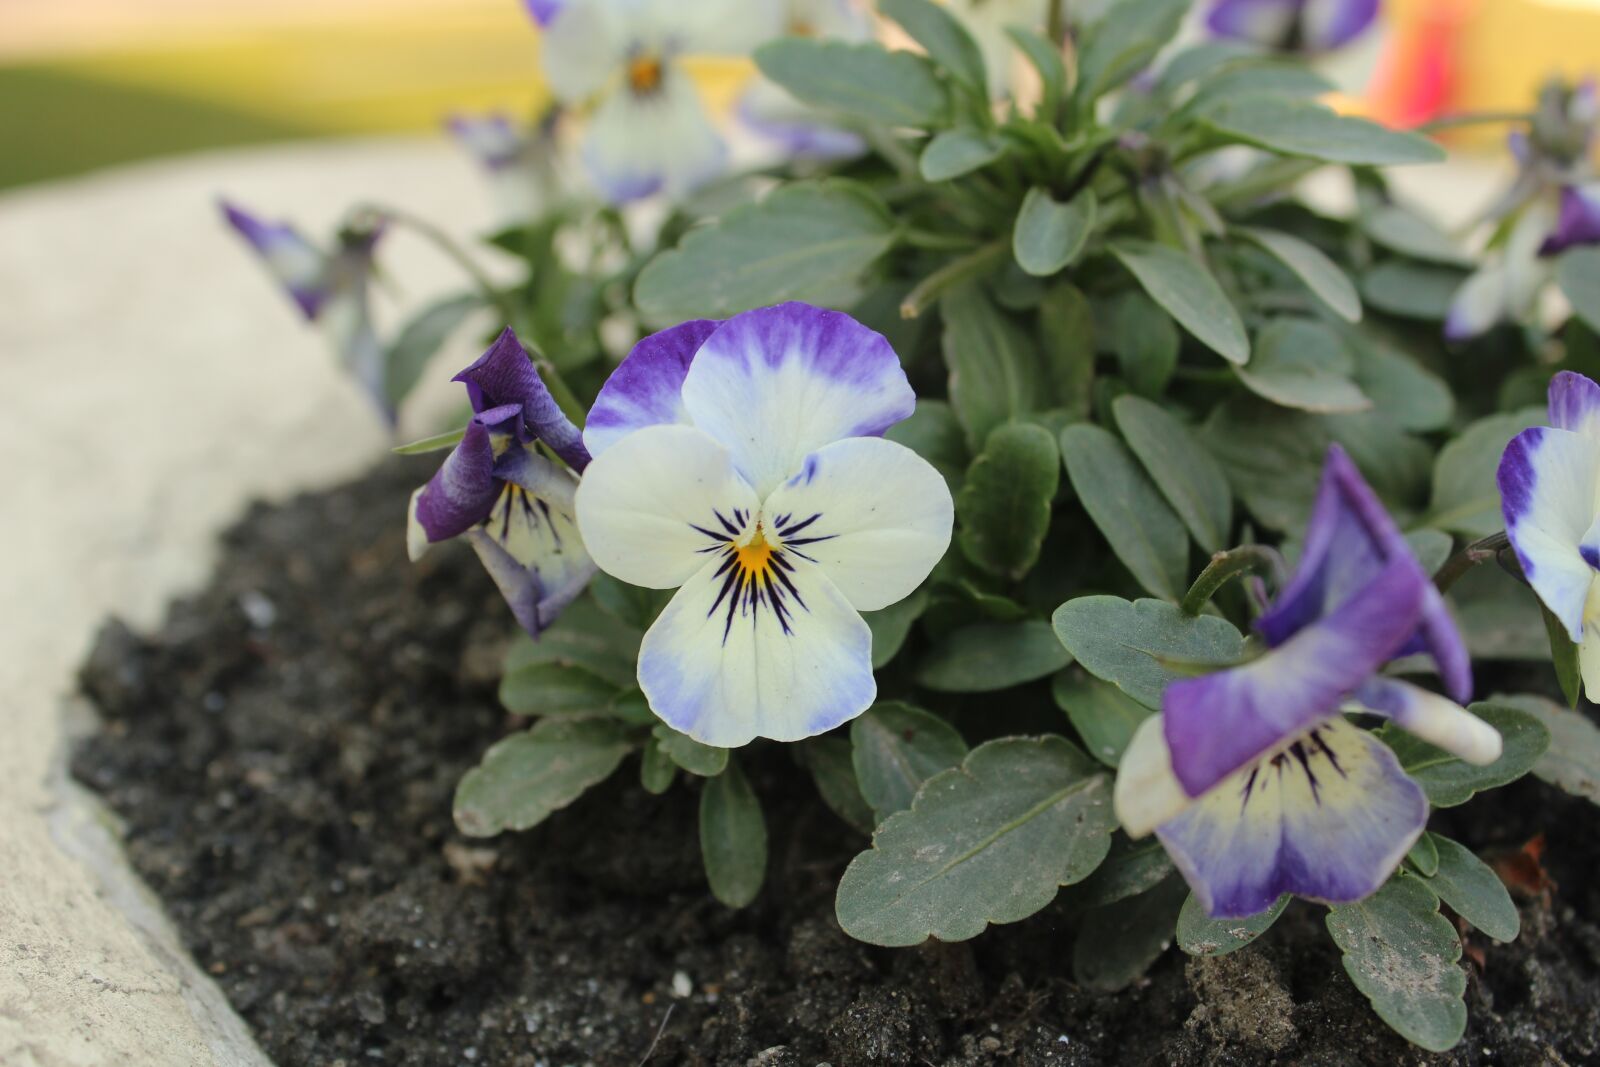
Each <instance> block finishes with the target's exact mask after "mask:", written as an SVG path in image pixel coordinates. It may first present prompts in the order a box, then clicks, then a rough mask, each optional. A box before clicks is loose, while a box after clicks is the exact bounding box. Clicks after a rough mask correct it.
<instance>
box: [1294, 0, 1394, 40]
mask: <svg viewBox="0 0 1600 1067" xmlns="http://www.w3.org/2000/svg"><path fill="white" fill-rule="evenodd" d="M1378 6H1379V0H1304V7H1303V9H1302V14H1301V16H1300V34H1301V48H1302V49H1303V50H1305V51H1308V52H1327V51H1331V50H1332V49H1335V48H1339V47H1341V46H1343V45H1346V44H1348V43H1349V42H1350V41H1352V40H1354V39H1355V38H1357V37H1359V36H1361V34H1363V33H1365V32H1366V30H1367V27H1369V26H1371V25H1372V23H1373V22H1374V21H1376V19H1377V17H1378Z"/></svg>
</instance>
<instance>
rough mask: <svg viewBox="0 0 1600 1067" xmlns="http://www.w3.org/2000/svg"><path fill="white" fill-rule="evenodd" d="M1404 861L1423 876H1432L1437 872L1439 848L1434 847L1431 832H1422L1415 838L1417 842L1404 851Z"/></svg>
mask: <svg viewBox="0 0 1600 1067" xmlns="http://www.w3.org/2000/svg"><path fill="white" fill-rule="evenodd" d="M1406 862H1407V863H1409V864H1411V866H1413V867H1415V868H1416V869H1417V871H1418V872H1419V873H1421V875H1422V876H1423V877H1424V878H1432V877H1433V876H1434V875H1435V874H1438V873H1439V850H1438V849H1437V848H1435V847H1434V844H1433V836H1432V835H1431V834H1423V835H1422V836H1421V837H1419V838H1417V843H1416V844H1414V845H1412V846H1411V851H1410V852H1407V853H1406Z"/></svg>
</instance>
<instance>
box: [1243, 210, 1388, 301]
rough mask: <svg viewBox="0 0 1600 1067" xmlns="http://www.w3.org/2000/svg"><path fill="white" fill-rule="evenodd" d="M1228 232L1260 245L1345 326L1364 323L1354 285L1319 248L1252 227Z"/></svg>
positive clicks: (1282, 234)
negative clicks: (1344, 322)
mask: <svg viewBox="0 0 1600 1067" xmlns="http://www.w3.org/2000/svg"><path fill="white" fill-rule="evenodd" d="M1228 232H1229V233H1232V234H1234V235H1236V236H1239V237H1243V238H1244V239H1246V240H1247V241H1250V242H1252V243H1254V244H1256V245H1258V246H1259V247H1261V248H1262V249H1263V250H1265V251H1266V252H1267V254H1269V255H1270V256H1272V258H1274V259H1276V260H1277V261H1278V262H1279V263H1282V264H1283V265H1284V266H1285V267H1287V268H1288V269H1289V271H1290V272H1291V273H1292V274H1294V276H1295V277H1296V278H1299V279H1300V280H1301V281H1302V282H1304V283H1305V286H1306V288H1307V289H1310V290H1311V291H1312V292H1313V293H1315V294H1316V295H1317V299H1319V300H1321V301H1322V302H1323V303H1324V304H1327V305H1328V307H1329V308H1331V309H1332V310H1333V312H1334V314H1336V315H1338V316H1339V317H1340V318H1342V319H1344V320H1345V321H1346V322H1360V321H1361V297H1360V295H1359V294H1358V293H1357V292H1356V287H1355V283H1354V282H1352V281H1351V280H1350V278H1349V276H1348V275H1346V274H1345V272H1344V271H1343V270H1341V269H1339V265H1338V264H1337V263H1335V262H1334V261H1333V260H1331V259H1329V258H1328V257H1327V256H1325V255H1323V253H1322V250H1321V249H1320V248H1318V247H1317V246H1316V245H1314V244H1311V243H1310V242H1309V241H1302V240H1301V239H1300V238H1298V237H1295V236H1292V235H1291V234H1287V233H1281V232H1279V231H1277V230H1263V229H1256V228H1254V227H1250V226H1236V227H1234V228H1233V229H1231V230H1229V231H1228Z"/></svg>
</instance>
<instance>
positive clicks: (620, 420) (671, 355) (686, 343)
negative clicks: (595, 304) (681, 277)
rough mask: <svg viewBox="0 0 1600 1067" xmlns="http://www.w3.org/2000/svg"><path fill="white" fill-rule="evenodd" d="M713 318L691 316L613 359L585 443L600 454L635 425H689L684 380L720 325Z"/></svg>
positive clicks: (587, 426) (585, 432)
mask: <svg viewBox="0 0 1600 1067" xmlns="http://www.w3.org/2000/svg"><path fill="white" fill-rule="evenodd" d="M720 325H722V324H721V323H720V322H718V321H717V320H715V319H691V320H690V321H688V322H683V323H679V324H678V325H676V326H672V327H669V328H668V329H665V330H662V331H660V332H659V333H653V334H651V335H650V336H649V337H646V338H645V339H644V340H642V341H640V342H639V343H638V344H636V345H634V346H633V350H632V351H631V352H629V353H628V355H627V358H626V359H624V360H623V361H622V362H621V363H619V364H617V369H616V370H614V371H612V372H611V377H609V378H607V379H606V383H605V385H603V386H601V387H600V395H599V396H597V397H595V401H594V407H592V408H590V409H589V418H588V421H587V422H585V423H584V425H583V443H584V445H585V446H586V447H587V448H588V449H589V454H590V455H592V456H598V455H599V454H600V453H601V452H603V451H605V450H606V449H607V448H609V447H611V446H612V445H613V444H616V443H617V442H618V441H620V440H621V439H622V438H623V437H626V436H627V435H628V434H630V433H632V432H633V431H634V430H638V429H642V428H643V427H645V426H658V425H661V424H663V423H683V424H684V425H689V424H690V419H689V415H688V413H687V412H686V411H684V408H683V397H682V392H683V379H684V377H685V376H686V375H687V374H688V373H689V364H690V362H692V361H693V359H694V354H695V353H696V352H698V351H699V350H700V346H701V345H702V344H704V343H705V340H706V338H707V337H710V336H711V334H712V333H713V331H715V330H716V328H717V327H718V326H720Z"/></svg>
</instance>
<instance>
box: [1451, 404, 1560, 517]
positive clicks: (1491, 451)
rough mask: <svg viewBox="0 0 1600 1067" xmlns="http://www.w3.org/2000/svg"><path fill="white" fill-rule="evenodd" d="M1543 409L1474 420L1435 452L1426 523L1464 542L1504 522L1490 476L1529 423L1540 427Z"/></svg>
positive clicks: (1542, 422)
mask: <svg viewBox="0 0 1600 1067" xmlns="http://www.w3.org/2000/svg"><path fill="white" fill-rule="evenodd" d="M1544 422H1545V411H1544V409H1543V408H1523V409H1522V410H1520V411H1513V412H1510V413H1508V414H1502V415H1490V416H1489V417H1487V418H1483V419H1479V420H1478V421H1477V422H1474V423H1472V424H1471V425H1470V426H1468V427H1467V428H1466V429H1465V430H1463V431H1462V432H1461V436H1459V437H1457V438H1456V439H1455V440H1454V441H1451V442H1450V443H1449V444H1447V445H1445V446H1444V448H1442V449H1440V450H1439V458H1438V460H1437V461H1435V463H1434V466H1433V495H1432V497H1431V498H1430V500H1429V502H1428V518H1427V520H1426V521H1427V524H1428V525H1429V526H1436V527H1438V528H1439V529H1441V530H1449V531H1450V532H1451V533H1455V534H1460V535H1461V536H1462V537H1465V538H1467V539H1468V540H1477V539H1478V538H1481V537H1488V536H1489V535H1490V534H1492V533H1495V532H1496V531H1498V530H1500V529H1502V528H1503V527H1504V526H1505V519H1504V518H1503V517H1502V515H1501V513H1500V486H1499V484H1498V483H1497V482H1496V481H1495V475H1496V473H1497V472H1498V471H1499V469H1500V457H1501V455H1502V454H1503V453H1504V452H1505V450H1506V445H1508V444H1510V443H1511V439H1512V438H1513V437H1515V436H1516V435H1517V434H1519V433H1521V432H1522V431H1523V430H1526V429H1527V428H1528V427H1530V426H1543V425H1544Z"/></svg>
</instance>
